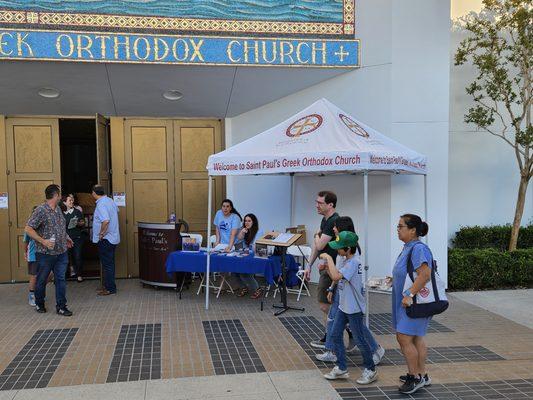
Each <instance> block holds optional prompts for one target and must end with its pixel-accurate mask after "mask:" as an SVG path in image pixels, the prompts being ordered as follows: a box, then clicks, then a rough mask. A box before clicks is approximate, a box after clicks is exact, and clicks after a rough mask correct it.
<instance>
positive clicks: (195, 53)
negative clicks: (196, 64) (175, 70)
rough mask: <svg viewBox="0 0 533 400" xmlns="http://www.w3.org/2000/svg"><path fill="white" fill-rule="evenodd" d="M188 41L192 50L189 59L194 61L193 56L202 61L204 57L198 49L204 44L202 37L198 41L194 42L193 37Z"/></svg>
mask: <svg viewBox="0 0 533 400" xmlns="http://www.w3.org/2000/svg"><path fill="white" fill-rule="evenodd" d="M190 42H191V46H192V51H193V53H192V56H191V61H194V59H195V58H198V61H204V57H203V56H202V52H201V51H200V48H201V47H202V45H203V44H204V39H200V40H199V41H198V43H196V42H195V41H194V39H191V40H190Z"/></svg>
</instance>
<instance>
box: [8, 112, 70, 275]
mask: <svg viewBox="0 0 533 400" xmlns="http://www.w3.org/2000/svg"><path fill="white" fill-rule="evenodd" d="M6 150H7V169H8V187H9V226H10V229H9V230H10V241H11V249H12V251H11V279H12V280H16V281H22V280H27V279H28V275H27V263H26V262H25V261H24V243H23V238H24V227H25V226H26V222H27V221H28V218H29V216H30V214H31V211H32V208H33V207H34V206H36V205H39V204H41V203H42V202H43V201H44V198H45V195H44V189H45V188H46V186H48V185H50V184H51V183H57V184H61V165H60V152H59V124H58V120H57V119H55V118H54V119H52V118H51V119H44V118H43V119H39V118H8V119H7V120H6ZM15 246H16V249H17V250H15Z"/></svg>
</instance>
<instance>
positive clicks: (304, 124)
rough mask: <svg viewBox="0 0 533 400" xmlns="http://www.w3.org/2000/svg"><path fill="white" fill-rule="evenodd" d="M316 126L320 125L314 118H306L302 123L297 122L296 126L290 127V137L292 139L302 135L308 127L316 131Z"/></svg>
mask: <svg viewBox="0 0 533 400" xmlns="http://www.w3.org/2000/svg"><path fill="white" fill-rule="evenodd" d="M318 125H320V121H318V120H317V119H316V118H315V117H307V118H306V119H305V120H304V121H303V122H297V123H296V124H294V125H293V126H292V129H291V133H292V136H294V137H298V136H300V135H301V134H302V131H303V130H304V129H305V128H306V127H307V126H310V127H311V128H312V129H316V128H318ZM294 130H295V131H294Z"/></svg>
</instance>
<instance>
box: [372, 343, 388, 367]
mask: <svg viewBox="0 0 533 400" xmlns="http://www.w3.org/2000/svg"><path fill="white" fill-rule="evenodd" d="M384 355H385V349H384V348H383V347H381V346H378V349H377V350H376V351H375V352H374V354H372V360H373V361H374V365H378V364H379V363H380V362H381V360H382V359H383V356H384Z"/></svg>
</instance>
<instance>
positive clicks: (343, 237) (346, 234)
mask: <svg viewBox="0 0 533 400" xmlns="http://www.w3.org/2000/svg"><path fill="white" fill-rule="evenodd" d="M358 241H359V237H358V236H357V235H356V234H355V233H354V232H350V231H342V232H340V233H339V236H337V237H336V238H335V240H332V241H331V242H329V243H328V245H329V247H331V248H332V249H335V250H338V249H344V248H345V247H354V246H356V245H357V242H358Z"/></svg>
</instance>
